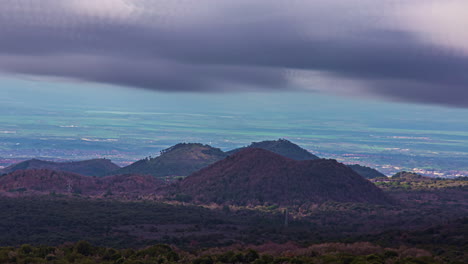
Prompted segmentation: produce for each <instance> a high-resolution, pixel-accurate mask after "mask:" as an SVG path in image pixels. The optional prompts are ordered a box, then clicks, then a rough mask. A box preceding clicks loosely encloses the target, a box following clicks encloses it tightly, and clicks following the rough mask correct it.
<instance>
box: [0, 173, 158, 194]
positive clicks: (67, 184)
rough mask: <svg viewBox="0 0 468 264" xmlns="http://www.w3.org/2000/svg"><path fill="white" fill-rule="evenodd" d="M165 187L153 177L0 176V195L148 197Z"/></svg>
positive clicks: (36, 174) (12, 174) (29, 174)
mask: <svg viewBox="0 0 468 264" xmlns="http://www.w3.org/2000/svg"><path fill="white" fill-rule="evenodd" d="M163 184H164V183H163V182H162V181H159V180H157V179H155V178H154V177H151V176H141V175H118V176H107V177H102V178H96V177H89V176H83V175H79V174H76V173H71V172H65V171H53V170H48V169H32V170H17V171H14V172H11V173H9V174H6V175H3V176H0V193H2V194H3V195H7V196H8V195H14V194H16V193H21V194H49V193H51V192H54V193H57V194H67V193H73V194H82V195H103V194H116V195H118V194H120V195H122V194H138V195H142V194H148V193H153V192H154V190H155V189H156V188H158V187H160V186H161V185H163Z"/></svg>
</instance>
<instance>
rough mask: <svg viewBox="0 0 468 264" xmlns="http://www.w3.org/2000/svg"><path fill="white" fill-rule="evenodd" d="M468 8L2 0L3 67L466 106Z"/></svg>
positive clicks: (424, 3)
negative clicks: (464, 12)
mask: <svg viewBox="0 0 468 264" xmlns="http://www.w3.org/2000/svg"><path fill="white" fill-rule="evenodd" d="M444 3H445V4H444ZM467 8H468V5H467V4H466V1H463V0H456V1H455V0H447V1H444V2H440V1H438V2H435V1H431V0H420V1H396V0H391V1H390V0H384V1H378V2H377V1H372V0H356V1H341V0H315V1H312V0H288V1H286V0H278V1H269V0H254V1H252V0H236V1H228V0H198V1H189V0H179V1H173V0H171V1H169V0H158V1H153V0H138V1H137V0H102V1H95V0H67V1H61V0H41V1H34V0H3V1H2V5H1V6H0V71H1V72H3V73H4V74H24V75H38V76H48V77H51V78H65V79H71V80H78V81H86V82H98V83H107V84H113V85H121V86H128V87H137V88H145V89H153V90H160V91H172V92H178V91H196V92H198V91H200V92H224V91H244V90H249V91H250V90H266V91H270V90H281V91H284V90H312V91H323V92H330V93H337V94H345V95H353V96H378V97H383V98H388V99H392V100H401V101H414V102H422V103H435V104H444V105H452V106H461V107H468V100H466V99H465V98H467V96H468V89H467V88H468V74H467V72H468V41H467V40H468V38H467V37H468V36H467V35H466V33H465V32H466V31H464V30H461V28H463V27H462V26H463V25H468V19H467V18H465V16H464V14H463V12H459V10H467ZM465 28H466V27H465Z"/></svg>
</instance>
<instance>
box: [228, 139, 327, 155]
mask: <svg viewBox="0 0 468 264" xmlns="http://www.w3.org/2000/svg"><path fill="white" fill-rule="evenodd" d="M246 148H260V149H265V150H269V151H271V152H274V153H276V154H278V155H281V156H283V157H286V158H290V159H294V160H313V159H319V157H317V156H315V155H314V154H312V153H310V152H309V151H307V150H305V149H303V148H301V147H299V146H298V145H296V144H294V143H292V142H291V141H289V140H286V139H278V140H267V141H261V142H252V144H250V145H249V146H247V147H243V148H238V149H233V150H231V151H228V152H227V153H228V154H230V155H232V154H235V153H237V152H239V151H241V150H243V149H246Z"/></svg>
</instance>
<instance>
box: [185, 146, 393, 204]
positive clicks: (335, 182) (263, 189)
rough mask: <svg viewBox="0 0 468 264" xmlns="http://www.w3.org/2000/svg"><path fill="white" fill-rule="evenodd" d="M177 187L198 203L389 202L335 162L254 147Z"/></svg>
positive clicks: (377, 189) (369, 183)
mask: <svg viewBox="0 0 468 264" xmlns="http://www.w3.org/2000/svg"><path fill="white" fill-rule="evenodd" d="M178 188H179V190H178V191H179V192H181V193H183V194H186V195H190V196H192V197H193V198H194V199H195V200H197V201H200V202H216V203H234V204H263V203H266V204H283V205H292V204H294V205H300V204H304V203H321V202H325V201H338V202H365V203H388V202H389V200H388V199H387V197H386V196H385V195H384V194H383V192H382V191H381V190H380V189H379V188H377V187H376V186H375V185H374V184H372V183H371V182H369V181H367V180H366V179H364V178H363V177H361V176H360V175H358V174H357V173H355V172H354V171H353V170H352V169H350V168H349V167H347V166H346V165H344V164H341V163H338V162H337V161H335V160H326V159H319V160H306V161H296V160H292V159H288V158H285V157H282V156H280V155H277V154H275V153H272V152H270V151H267V150H263V149H256V148H247V149H244V150H241V151H240V152H238V153H236V154H234V155H233V156H230V157H228V158H226V159H224V160H221V161H219V162H217V163H215V164H213V165H211V166H209V167H207V168H204V169H202V170H200V171H198V172H196V173H194V174H192V175H190V176H189V177H187V178H186V179H184V180H183V181H182V182H181V183H180V185H179V186H178Z"/></svg>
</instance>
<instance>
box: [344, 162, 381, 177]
mask: <svg viewBox="0 0 468 264" xmlns="http://www.w3.org/2000/svg"><path fill="white" fill-rule="evenodd" d="M348 167H350V168H351V169H352V170H353V171H355V172H356V173H357V174H359V175H361V176H362V177H364V178H366V179H375V178H382V177H383V178H386V177H387V176H385V174H383V173H381V172H380V171H378V170H376V169H373V168H370V167H366V166H362V165H359V164H353V165H348Z"/></svg>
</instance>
